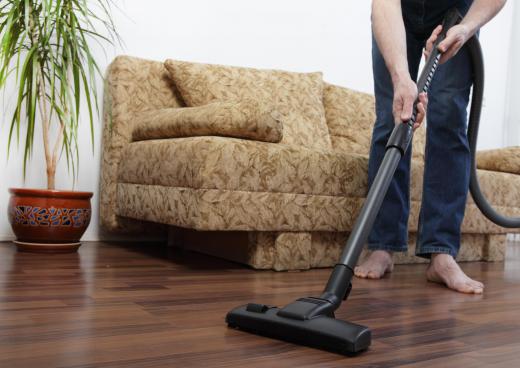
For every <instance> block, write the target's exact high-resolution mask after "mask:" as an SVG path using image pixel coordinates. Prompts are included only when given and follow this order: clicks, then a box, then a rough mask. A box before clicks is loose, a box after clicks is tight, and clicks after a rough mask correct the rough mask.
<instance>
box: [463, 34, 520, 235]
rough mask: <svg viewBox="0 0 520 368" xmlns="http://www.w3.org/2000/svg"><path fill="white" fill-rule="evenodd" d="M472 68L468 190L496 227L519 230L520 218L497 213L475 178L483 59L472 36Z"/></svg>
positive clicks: (479, 48) (470, 47)
mask: <svg viewBox="0 0 520 368" xmlns="http://www.w3.org/2000/svg"><path fill="white" fill-rule="evenodd" d="M465 47H467V48H468V51H469V54H470V58H471V62H472V66H473V91H472V95H471V107H470V115H469V122H468V133H467V134H468V141H469V148H470V152H471V174H470V175H471V177H470V184H469V189H470V192H471V196H472V197H473V199H474V201H475V203H476V205H477V207H478V208H479V210H480V211H481V212H482V213H483V214H484V216H486V217H487V218H488V219H489V220H491V221H492V222H494V223H495V224H497V225H500V226H502V227H507V228H520V217H506V216H504V215H502V214H500V213H498V212H497V211H496V210H495V209H494V208H493V206H492V205H491V204H490V203H489V201H488V200H487V198H486V197H485V196H484V194H482V190H481V189H480V184H479V182H478V176H477V160H476V153H477V138H478V128H479V125H480V115H481V111H482V98H483V95H484V58H483V56H482V48H481V47H480V42H479V40H478V38H477V37H476V36H473V37H472V38H471V39H470V40H469V41H468V42H467V43H466V46H465Z"/></svg>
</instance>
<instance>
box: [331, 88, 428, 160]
mask: <svg viewBox="0 0 520 368" xmlns="http://www.w3.org/2000/svg"><path fill="white" fill-rule="evenodd" d="M323 105H324V106H325V116H326V119H327V125H328V127H329V132H330V136H331V141H332V148H333V149H334V150H336V151H342V152H352V153H359V154H362V155H368V154H369V150H370V141H371V139H372V128H373V126H374V122H375V119H376V115H375V101H374V96H372V95H369V94H367V93H362V92H357V91H354V90H351V89H348V88H345V87H339V86H335V85H332V84H328V83H325V88H324V89H323ZM425 132H426V129H425V127H424V124H423V125H422V126H421V127H420V128H418V129H417V130H416V132H415V134H414V138H413V144H412V148H413V154H412V157H413V159H415V160H420V161H421V160H424V144H425V140H426V133H425Z"/></svg>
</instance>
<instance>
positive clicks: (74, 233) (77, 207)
mask: <svg viewBox="0 0 520 368" xmlns="http://www.w3.org/2000/svg"><path fill="white" fill-rule="evenodd" d="M9 193H11V198H10V200H9V205H8V209H7V212H8V217H9V222H10V223H11V226H12V228H13V231H14V233H15V235H16V240H15V242H14V243H15V244H16V245H17V246H18V249H20V250H24V251H33V252H73V251H75V250H76V249H78V247H79V246H80V245H81V243H80V242H79V240H80V239H81V236H82V235H83V233H84V232H85V230H87V227H88V225H89V223H90V217H91V212H92V209H91V206H90V198H92V193H91V192H73V191H64V190H45V189H20V188H10V189H9Z"/></svg>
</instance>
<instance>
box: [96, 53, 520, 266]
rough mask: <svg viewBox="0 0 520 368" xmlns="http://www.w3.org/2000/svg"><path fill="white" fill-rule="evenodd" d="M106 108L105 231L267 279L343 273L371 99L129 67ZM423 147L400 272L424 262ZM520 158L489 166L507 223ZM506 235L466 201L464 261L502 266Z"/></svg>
mask: <svg viewBox="0 0 520 368" xmlns="http://www.w3.org/2000/svg"><path fill="white" fill-rule="evenodd" d="M104 100H105V106H104V120H105V126H104V133H103V158H102V168H101V170H102V172H101V188H100V198H101V199H100V221H101V224H102V226H103V227H104V228H105V229H107V230H108V231H114V232H131V231H134V232H136V231H137V232H142V231H152V232H154V231H162V230H164V228H165V227H168V229H169V230H168V232H169V241H170V243H171V244H173V245H175V246H180V247H184V248H188V249H194V250H197V251H201V252H205V253H209V254H214V255H217V256H220V257H224V258H228V259H231V260H235V261H238V262H241V263H245V264H248V265H251V266H252V267H254V268H259V269H275V270H290V269H308V268H313V267H329V266H332V265H333V264H334V263H335V261H336V259H337V257H338V255H339V253H340V251H341V248H342V246H343V244H344V242H345V240H346V237H347V235H348V231H349V230H350V229H351V226H352V224H353V221H354V220H355V218H356V214H357V212H358V210H359V208H360V206H361V204H362V202H363V198H364V196H365V194H366V191H367V162H368V147H369V143H370V134H371V126H372V124H373V121H374V113H373V110H374V106H373V98H372V97H371V96H370V95H367V94H364V93H359V92H354V91H352V90H349V89H347V88H343V87H339V86H335V85H331V84H327V83H324V82H323V81H322V76H321V74H320V73H290V72H282V71H268V70H255V69H247V68H232V67H224V66H211V65H204V64H195V63H186V62H178V61H173V60H169V61H167V62H166V63H162V62H156V61H149V60H143V59H138V58H133V57H128V56H119V57H117V58H116V59H115V60H114V61H113V62H112V64H111V65H110V67H109V69H108V71H107V78H106V86H105V95H104ZM188 106H189V107H188ZM424 140H425V139H424V129H423V128H421V130H419V131H418V132H417V133H416V137H415V141H414V151H413V164H412V186H411V216H410V222H409V229H410V237H409V242H410V251H409V253H408V254H404V255H399V256H396V258H397V259H396V261H397V262H401V263H406V262H419V261H421V259H419V258H416V257H414V256H413V251H414V241H415V232H416V231H417V221H418V210H419V205H420V201H421V187H422V170H423V151H424ZM519 156H520V150H519V149H518V148H510V149H509V150H508V151H503V150H492V151H487V152H481V153H480V156H479V168H480V180H481V184H482V187H483V189H484V191H485V193H486V194H487V195H488V196H489V198H491V201H492V202H493V203H494V204H495V206H496V207H497V208H499V209H500V210H501V211H502V212H505V213H507V214H516V215H518V214H520V167H519V166H520V157H519ZM453 175H456V173H453ZM155 224H162V225H165V226H163V227H162V228H161V226H157V225H155ZM505 234H506V231H505V229H503V228H500V227H498V226H496V225H494V224H492V223H491V222H489V221H488V220H486V219H485V218H484V217H483V216H482V215H481V214H480V212H479V211H478V209H477V208H476V206H475V205H474V203H473V202H472V200H471V198H470V199H468V204H467V209H466V216H465V219H464V223H463V237H462V249H461V252H460V255H459V258H460V259H461V260H501V259H503V257H504V247H505V238H506V236H505Z"/></svg>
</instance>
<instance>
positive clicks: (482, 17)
mask: <svg viewBox="0 0 520 368" xmlns="http://www.w3.org/2000/svg"><path fill="white" fill-rule="evenodd" d="M505 3H506V0H474V1H473V4H471V7H470V8H469V10H468V13H467V14H466V16H465V17H464V19H463V20H462V22H461V24H463V25H465V26H466V27H468V29H469V32H470V36H472V35H473V34H474V33H475V32H477V31H478V29H479V28H480V27H482V26H483V25H484V24H486V23H487V22H489V21H490V20H491V19H492V18H493V17H494V16H495V15H496V14H497V13H498V12H499V11H500V9H502V8H503V7H504V5H505Z"/></svg>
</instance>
